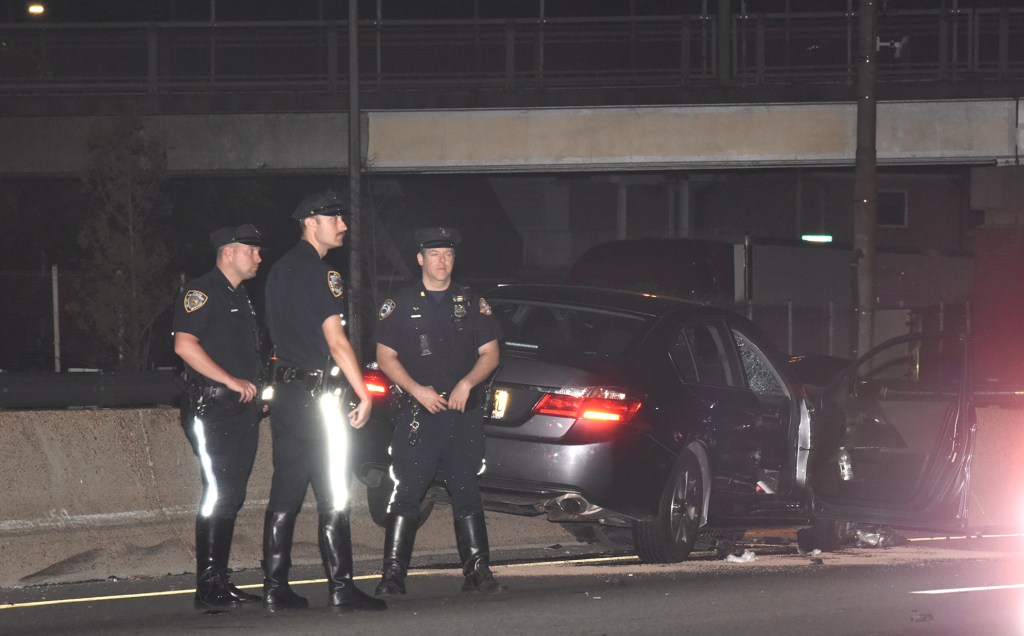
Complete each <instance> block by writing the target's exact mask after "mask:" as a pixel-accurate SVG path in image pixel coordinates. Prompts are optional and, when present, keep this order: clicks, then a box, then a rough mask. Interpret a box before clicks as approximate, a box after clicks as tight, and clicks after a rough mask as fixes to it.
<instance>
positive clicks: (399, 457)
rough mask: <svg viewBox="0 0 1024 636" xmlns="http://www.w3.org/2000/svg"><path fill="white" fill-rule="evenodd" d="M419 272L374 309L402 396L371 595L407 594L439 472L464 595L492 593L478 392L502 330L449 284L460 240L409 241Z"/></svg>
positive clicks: (421, 233) (481, 305)
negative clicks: (420, 520)
mask: <svg viewBox="0 0 1024 636" xmlns="http://www.w3.org/2000/svg"><path fill="white" fill-rule="evenodd" d="M415 240H416V244H417V245H418V247H419V253H418V254H417V255H416V260H417V262H418V263H419V265H420V267H421V269H422V277H421V280H420V282H419V283H417V284H415V285H411V286H408V287H405V288H403V289H401V290H399V291H398V293H397V294H395V296H394V298H393V299H388V300H386V301H385V302H384V305H383V306H382V307H381V309H380V314H379V319H380V320H379V322H378V325H377V334H376V338H377V363H378V364H379V365H380V369H381V371H383V372H384V373H385V374H387V376H388V377H389V378H390V379H391V381H392V382H394V383H395V384H397V385H398V386H399V388H401V389H402V390H403V391H404V392H405V396H404V400H402V401H404V404H402V405H401V406H400V407H399V409H398V411H397V415H396V418H395V424H396V425H395V430H394V435H393V437H392V440H391V461H392V464H391V474H392V478H393V479H394V482H395V490H394V492H393V493H392V496H391V503H390V505H389V506H388V526H387V531H386V533H385V538H384V565H383V570H384V572H383V575H382V576H381V580H380V583H379V584H378V585H377V588H376V590H375V593H376V594H377V595H379V596H394V595H397V594H404V593H405V576H406V573H407V571H408V568H409V560H410V559H411V557H412V549H413V543H414V541H415V539H416V527H417V525H418V524H417V513H418V510H419V504H420V501H421V500H422V499H423V496H424V495H425V494H426V492H427V489H428V488H429V487H430V485H431V482H432V481H433V480H434V476H435V474H436V471H437V470H438V467H440V469H441V471H442V472H441V474H442V475H443V478H444V482H445V486H446V487H447V489H448V493H449V495H450V497H451V503H452V514H453V516H454V522H455V539H456V542H457V544H458V549H459V557H460V559H461V561H462V571H463V574H464V575H465V580H464V582H463V585H462V591H464V592H466V591H482V592H500V591H502V590H503V589H504V586H502V585H499V584H498V582H497V581H496V580H495V578H494V575H493V574H492V573H491V570H490V564H489V559H490V552H489V548H488V545H487V526H486V525H485V523H484V510H483V503H482V500H481V498H480V490H479V484H478V479H479V477H478V476H479V474H480V473H482V472H483V462H484V435H483V410H482V406H483V405H482V404H481V401H482V399H481V398H482V395H481V393H482V391H481V388H482V387H481V386H480V385H481V383H482V382H484V380H486V379H487V377H488V376H489V375H490V374H491V373H492V372H493V371H494V370H495V369H496V368H497V366H498V357H499V350H498V340H499V339H500V338H501V328H500V327H499V326H498V323H497V320H495V319H494V318H493V316H492V315H491V313H492V312H491V307H490V305H488V304H487V301H486V300H485V299H483V298H480V297H477V296H475V295H473V293H472V292H471V291H470V290H469V288H468V287H462V286H460V285H456V284H453V283H452V279H451V276H452V269H453V268H454V266H455V247H456V246H457V245H458V244H459V242H460V235H459V232H458V230H455V229H450V228H443V227H439V228H426V229H422V230H418V231H417V232H416V233H415Z"/></svg>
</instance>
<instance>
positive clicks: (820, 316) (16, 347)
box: [0, 271, 970, 371]
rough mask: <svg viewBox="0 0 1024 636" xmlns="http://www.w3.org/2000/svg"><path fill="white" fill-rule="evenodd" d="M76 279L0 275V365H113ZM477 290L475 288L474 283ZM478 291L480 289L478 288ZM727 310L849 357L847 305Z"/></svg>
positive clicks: (901, 319) (920, 322)
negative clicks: (77, 303) (91, 329)
mask: <svg viewBox="0 0 1024 636" xmlns="http://www.w3.org/2000/svg"><path fill="white" fill-rule="evenodd" d="M80 278H81V275H80V274H77V273H75V272H67V271H59V272H57V273H56V275H55V274H54V272H53V271H34V272H0V293H2V294H3V297H4V298H5V299H7V302H5V303H3V304H2V305H0V370H2V371H53V370H59V371H68V370H71V369H100V370H113V369H114V368H115V367H116V355H115V353H114V352H113V351H112V350H111V349H110V348H109V347H107V346H105V345H103V344H102V343H100V342H99V341H98V339H97V338H96V337H95V335H94V334H90V333H87V332H85V331H84V330H82V329H81V328H80V327H79V326H78V324H77V321H76V320H75V317H74V315H73V313H72V312H71V311H70V310H69V305H70V304H71V303H73V302H74V298H75V293H76V290H77V288H78V285H77V283H78V281H79V279H80ZM55 282H56V291H57V293H56V294H54V283H55ZM477 287H480V286H479V285H474V288H477ZM479 291H485V289H484V288H483V287H480V289H479ZM55 301H56V303H55ZM55 308H56V310H55ZM730 309H732V310H733V311H735V312H737V313H739V314H742V315H745V316H746V317H748V318H749V319H750V320H751V321H753V322H754V324H756V325H757V326H758V327H759V328H760V329H761V330H762V331H764V332H765V334H767V336H768V337H769V338H770V339H771V340H772V341H773V342H774V343H775V345H776V346H777V347H778V349H779V350H780V351H781V352H783V353H786V354H821V355H831V356H836V357H841V358H851V357H853V356H854V355H855V348H856V347H855V343H856V327H857V324H856V322H857V321H856V315H855V314H854V312H853V310H852V309H851V308H849V307H847V306H840V305H838V304H837V303H826V304H816V305H807V304H799V303H796V302H789V303H785V304H762V303H756V302H754V303H740V304H735V305H730ZM969 313H970V306H969V304H967V303H938V304H933V305H927V306H919V307H880V308H878V309H877V310H876V317H875V325H876V327H875V340H876V342H881V341H883V340H885V339H887V338H891V337H894V336H898V335H902V334H906V333H912V332H964V333H966V332H968V331H969V327H970V324H969ZM170 319H171V316H170V307H168V308H167V311H166V312H164V314H163V315H161V317H160V318H159V319H158V320H157V321H156V323H155V324H154V327H153V334H156V335H158V336H161V335H166V334H169V333H170ZM55 327H56V331H55ZM55 333H56V334H57V336H58V337H55V336H54V334H55ZM165 341H166V342H165ZM150 350H151V360H150V366H151V367H156V368H159V367H167V366H177V364H178V361H177V358H176V357H175V356H174V353H173V351H172V350H171V346H170V338H169V337H167V338H162V337H153V338H152V342H151V345H150Z"/></svg>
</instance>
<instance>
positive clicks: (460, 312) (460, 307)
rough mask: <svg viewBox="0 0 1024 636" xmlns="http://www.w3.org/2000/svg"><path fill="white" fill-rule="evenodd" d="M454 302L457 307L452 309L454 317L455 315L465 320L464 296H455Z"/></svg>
mask: <svg viewBox="0 0 1024 636" xmlns="http://www.w3.org/2000/svg"><path fill="white" fill-rule="evenodd" d="M452 301H453V302H454V303H455V306H454V307H452V315H454V316H455V317H456V318H465V317H466V299H465V298H463V297H462V296H453V297H452Z"/></svg>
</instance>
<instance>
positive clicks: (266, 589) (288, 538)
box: [263, 510, 309, 612]
mask: <svg viewBox="0 0 1024 636" xmlns="http://www.w3.org/2000/svg"><path fill="white" fill-rule="evenodd" d="M297 516H298V513H295V512H274V511H272V510H268V511H267V514H266V517H265V518H264V520H263V607H265V608H267V609H268V610H269V611H271V612H273V611H277V610H283V609H305V608H307V607H309V601H307V600H306V599H305V598H303V597H301V596H299V595H298V594H296V593H295V592H293V591H292V588H291V586H289V585H288V570H289V568H291V565H292V533H293V532H294V531H295V518H296V517H297Z"/></svg>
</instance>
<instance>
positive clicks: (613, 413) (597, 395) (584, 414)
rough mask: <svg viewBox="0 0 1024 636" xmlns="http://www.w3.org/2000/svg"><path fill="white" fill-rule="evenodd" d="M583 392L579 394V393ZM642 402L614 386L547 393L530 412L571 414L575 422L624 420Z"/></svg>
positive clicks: (624, 421) (634, 411)
mask: <svg viewBox="0 0 1024 636" xmlns="http://www.w3.org/2000/svg"><path fill="white" fill-rule="evenodd" d="M581 393H582V395H581ZM641 405H642V403H641V402H640V400H634V399H630V398H629V397H628V396H627V395H626V394H625V393H623V392H621V391H617V390H613V389H605V388H592V389H586V390H585V391H577V390H573V391H572V392H571V393H570V392H568V391H567V392H565V393H546V394H544V397H542V398H541V399H540V401H539V402H538V403H537V406H535V407H534V409H533V412H534V413H536V414H538V415H554V416H556V417H572V418H575V419H576V420H577V421H589V422H615V423H620V424H623V423H626V422H629V421H631V420H632V419H633V417H634V416H635V415H636V413H637V411H639V410H640V406H641Z"/></svg>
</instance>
